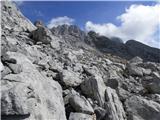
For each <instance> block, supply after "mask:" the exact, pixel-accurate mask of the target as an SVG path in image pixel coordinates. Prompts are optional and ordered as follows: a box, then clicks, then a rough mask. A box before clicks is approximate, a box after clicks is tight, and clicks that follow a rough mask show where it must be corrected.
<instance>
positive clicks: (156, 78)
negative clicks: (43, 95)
mask: <svg viewBox="0 0 160 120" xmlns="http://www.w3.org/2000/svg"><path fill="white" fill-rule="evenodd" d="M142 84H143V86H144V88H146V89H147V90H148V93H158V94H160V75H159V74H158V73H157V72H153V74H152V75H151V76H146V77H144V78H143V80H142Z"/></svg>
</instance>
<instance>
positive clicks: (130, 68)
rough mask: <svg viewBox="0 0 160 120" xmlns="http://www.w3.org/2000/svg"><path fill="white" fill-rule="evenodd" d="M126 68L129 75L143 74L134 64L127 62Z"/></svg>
mask: <svg viewBox="0 0 160 120" xmlns="http://www.w3.org/2000/svg"><path fill="white" fill-rule="evenodd" d="M127 69H128V72H129V74H130V75H132V76H143V69H142V68H141V67H138V66H136V65H134V64H128V65H127Z"/></svg>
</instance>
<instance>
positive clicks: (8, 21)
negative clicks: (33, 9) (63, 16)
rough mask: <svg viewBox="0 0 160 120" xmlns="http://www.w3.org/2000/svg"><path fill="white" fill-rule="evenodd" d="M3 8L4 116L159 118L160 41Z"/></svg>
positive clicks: (22, 119)
mask: <svg viewBox="0 0 160 120" xmlns="http://www.w3.org/2000/svg"><path fill="white" fill-rule="evenodd" d="M1 14H2V17H1V29H2V32H1V64H0V68H1V69H0V70H1V118H2V120H159V118H160V49H157V48H152V47H149V46H147V45H144V44H142V43H139V42H137V41H135V40H129V41H128V42H127V43H123V42H122V41H121V40H120V39H119V38H116V37H114V38H112V39H110V38H107V37H104V36H100V35H98V34H97V33H95V32H93V31H90V32H89V33H86V32H84V31H82V30H81V29H79V28H78V27H77V26H76V25H70V26H69V25H61V26H58V27H54V28H52V29H48V28H46V27H45V25H44V23H43V22H42V21H40V20H39V21H35V23H34V24H33V23H32V22H30V20H29V19H27V18H26V17H25V16H24V15H23V14H22V13H21V12H20V10H19V9H18V8H17V6H16V5H15V4H14V3H13V2H11V1H3V2H2V1H1Z"/></svg>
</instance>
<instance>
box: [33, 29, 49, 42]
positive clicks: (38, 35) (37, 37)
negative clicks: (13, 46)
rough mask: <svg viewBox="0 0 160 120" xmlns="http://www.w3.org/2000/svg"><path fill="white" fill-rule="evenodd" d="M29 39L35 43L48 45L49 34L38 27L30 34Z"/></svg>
mask: <svg viewBox="0 0 160 120" xmlns="http://www.w3.org/2000/svg"><path fill="white" fill-rule="evenodd" d="M30 38H32V39H33V40H34V41H35V43H37V42H42V43H44V44H50V41H51V33H50V31H49V30H48V29H47V28H45V27H43V26H40V27H38V28H37V29H36V30H34V31H32V32H31V34H30Z"/></svg>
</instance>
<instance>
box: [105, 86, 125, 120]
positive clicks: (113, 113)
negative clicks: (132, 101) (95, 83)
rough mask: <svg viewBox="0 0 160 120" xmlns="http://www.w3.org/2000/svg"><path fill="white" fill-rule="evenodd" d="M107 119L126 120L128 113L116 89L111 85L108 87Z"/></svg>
mask: <svg viewBox="0 0 160 120" xmlns="http://www.w3.org/2000/svg"><path fill="white" fill-rule="evenodd" d="M105 96H106V103H105V105H106V111H107V115H106V117H107V118H106V120H126V114H125V111H124V108H123V105H122V103H121V101H120V100H119V97H118V95H117V93H116V91H115V90H114V89H112V88H110V87H107V88H106V94H105Z"/></svg>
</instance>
